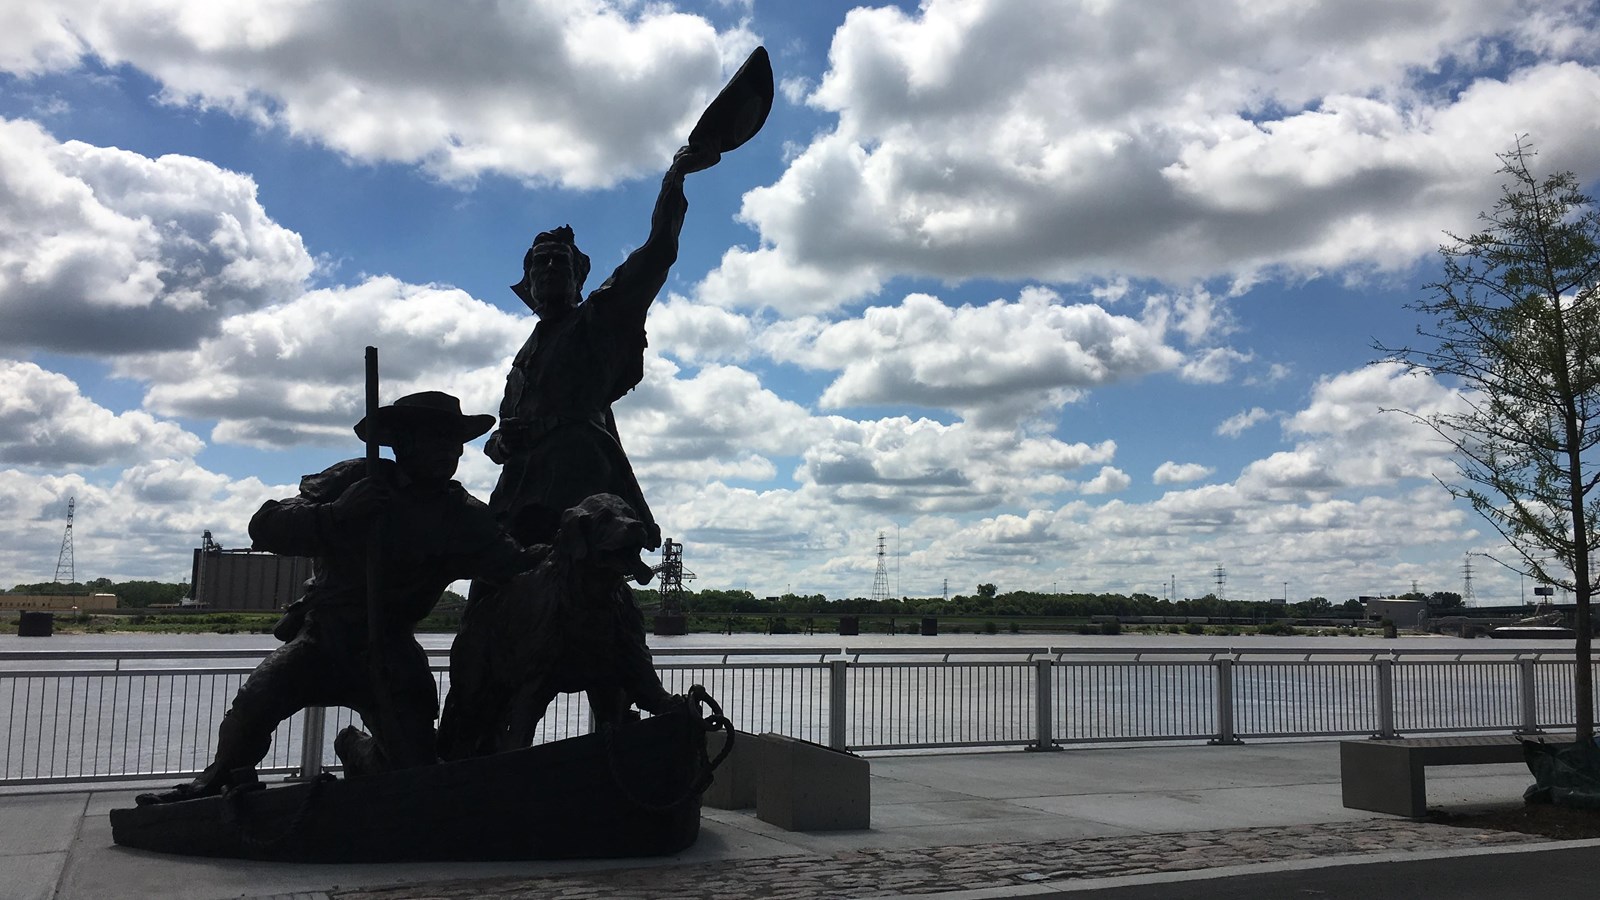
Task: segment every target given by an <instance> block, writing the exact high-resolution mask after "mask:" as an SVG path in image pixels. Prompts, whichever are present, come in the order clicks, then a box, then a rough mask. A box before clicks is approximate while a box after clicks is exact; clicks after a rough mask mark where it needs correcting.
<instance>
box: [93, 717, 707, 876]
mask: <svg viewBox="0 0 1600 900" xmlns="http://www.w3.org/2000/svg"><path fill="white" fill-rule="evenodd" d="M705 733H706V727H705V725H704V723H702V721H701V720H700V718H699V717H698V716H697V715H696V714H695V709H694V707H692V706H690V707H686V708H685V709H683V710H674V711H672V712H669V713H666V714H663V715H659V716H653V717H651V718H648V719H643V720H641V721H636V722H624V723H621V724H619V725H617V726H615V727H614V728H611V729H609V730H608V731H606V732H602V733H599V734H588V735H583V736H581V737H575V738H568V739H567V740H564V741H556V742H553V743H549V744H542V745H539V746H535V747H529V748H526V749H523V750H513V751H509V752H506V753H497V754H494V755H492V756H483V757H478V758H475V759H466V760H459V761H456V762H448V763H440V764H438V765H433V766H424V767H421V768H417V769H407V770H403V771H399V772H387V773H383V774H380V775H369V776H365V777H361V778H349V779H332V778H331V776H325V777H324V778H323V779H320V780H317V781H312V782H306V783H299V784H293V785H286V786H278V787H272V788H266V789H261V790H255V791H242V792H235V793H232V794H225V795H223V796H220V797H206V798H203V799H199V800H187V801H183V802H180V803H168V804H157V805H153V806H139V807H135V808H133V809H114V810H112V811H111V834H112V838H113V840H115V841H116V843H118V844H120V845H122V846H124V847H136V848H139V849H142V850H156V851H160V852H163V853H178V854H184V855H189V856H213V857H235V858H240V859H259V860H276V861H283V862H402V861H407V862H409V861H417V860H516V859H576V858H585V857H625V856H660V855H665V854H669V853H676V852H678V851H680V850H683V849H685V848H687V847H689V846H690V845H692V844H693V843H694V842H695V839H696V838H697V837H698V836H699V833H700V795H701V793H702V792H703V791H704V790H705V788H706V786H707V785H708V784H709V783H710V776H711V771H710V769H711V766H710V763H709V762H708V761H707V757H706V752H705V745H706V739H705Z"/></svg>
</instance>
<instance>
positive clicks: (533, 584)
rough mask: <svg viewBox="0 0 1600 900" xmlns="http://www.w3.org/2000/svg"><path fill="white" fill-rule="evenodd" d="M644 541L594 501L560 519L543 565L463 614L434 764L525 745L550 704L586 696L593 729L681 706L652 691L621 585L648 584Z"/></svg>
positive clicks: (622, 514)
mask: <svg viewBox="0 0 1600 900" xmlns="http://www.w3.org/2000/svg"><path fill="white" fill-rule="evenodd" d="M647 540H648V531H647V526H646V525H645V523H644V522H642V521H641V520H640V519H639V517H638V515H637V514H636V513H635V512H634V510H633V508H632V507H630V506H629V505H628V504H627V503H626V502H625V501H623V500H622V498H620V497H618V496H616V495H615V494H595V495H593V496H591V497H589V498H587V499H585V500H584V501H583V502H582V503H580V504H579V505H577V506H575V507H573V508H571V509H569V510H567V511H566V512H565V513H563V514H562V516H561V527H560V530H559V531H558V532H557V533H556V537H555V542H554V543H553V544H552V545H551V546H550V549H549V555H548V556H547V557H546V558H545V560H544V561H543V562H542V563H540V564H539V565H538V566H536V567H534V568H533V569H531V570H529V571H528V572H525V573H523V574H521V575H519V576H517V577H515V578H513V579H512V580H510V581H508V582H506V583H505V584H504V585H503V586H501V587H500V588H499V589H498V590H495V591H492V592H490V593H487V594H485V595H484V596H481V597H477V598H475V599H474V600H473V602H471V603H469V604H468V606H467V609H466V611H465V613H464V614H463V615H462V619H461V630H460V633H459V634H457V635H456V639H455V643H454V644H452V645H451V648H450V693H449V695H448V696H447V697H446V698H445V704H444V714H443V716H442V717H441V718H440V722H439V757H440V758H441V759H445V760H452V759H464V758H467V757H472V756H483V755H486V754H489V753H498V752H502V751H505V750H516V749H520V748H523V747H526V746H528V745H529V744H531V743H532V742H533V734H534V730H535V729H536V728H537V727H538V725H539V721H540V719H542V718H543V717H544V713H545V709H546V708H547V707H548V706H549V705H550V701H552V700H554V699H555V697H556V695H557V694H563V693H575V692H577V691H583V692H585V693H586V694H587V695H588V699H589V707H590V708H591V709H592V710H593V711H594V719H595V723H596V725H604V724H607V723H610V722H615V721H617V720H618V719H621V718H623V717H624V716H626V715H628V714H629V705H630V704H637V705H638V706H639V708H640V709H643V710H645V711H646V712H649V713H652V714H655V713H661V712H665V711H666V710H668V709H669V708H671V707H672V706H673V705H674V704H675V703H678V702H682V698H681V697H675V696H674V695H672V694H669V693H667V691H666V689H665V688H663V687H662V686H661V679H660V677H659V676H657V675H656V671H655V666H654V664H653V663H652V662H651V659H650V651H649V649H648V648H647V647H646V645H645V636H644V634H645V632H644V616H643V615H641V614H640V612H639V608H638V606H636V605H635V604H634V600H633V592H632V590H630V589H629V588H628V586H627V584H626V583H625V581H626V580H627V579H629V578H634V579H636V580H638V581H639V582H640V583H641V584H643V583H645V582H647V581H648V580H649V579H650V576H651V571H650V568H649V567H648V566H646V565H645V564H644V563H643V562H642V561H641V560H640V559H639V553H640V551H641V550H643V549H644V547H645V546H646V541H647ZM633 715H637V713H635V714H633Z"/></svg>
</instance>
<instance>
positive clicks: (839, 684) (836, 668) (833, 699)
mask: <svg viewBox="0 0 1600 900" xmlns="http://www.w3.org/2000/svg"><path fill="white" fill-rule="evenodd" d="M849 666H850V663H849V662H848V661H847V660H843V659H834V660H829V661H828V746H829V747H832V748H833V749H835V750H844V749H846V746H845V725H846V723H847V722H848V721H849V716H847V715H846V712H847V710H846V709H845V704H846V703H847V702H848V701H847V700H846V699H845V698H846V697H848V696H849V692H848V691H847V690H846V687H847V685H846V683H845V677H846V676H845V671H846V669H848V668H849Z"/></svg>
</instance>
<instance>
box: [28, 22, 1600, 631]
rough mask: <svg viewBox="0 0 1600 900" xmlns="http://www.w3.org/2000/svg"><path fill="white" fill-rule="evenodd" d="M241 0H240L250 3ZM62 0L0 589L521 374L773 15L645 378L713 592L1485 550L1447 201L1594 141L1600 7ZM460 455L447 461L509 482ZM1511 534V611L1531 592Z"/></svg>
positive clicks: (1313, 587) (119, 549)
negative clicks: (577, 268)
mask: <svg viewBox="0 0 1600 900" xmlns="http://www.w3.org/2000/svg"><path fill="white" fill-rule="evenodd" d="M232 6H238V7H240V8H238V9H233V8H229V7H232ZM1162 9H1163V12H1162V13H1161V15H1159V16H1155V15H1151V13H1150V11H1149V8H1148V7H1147V6H1146V5H1144V4H1136V3H1131V2H1127V3H1118V2H1112V3H1088V2H1079V0H1007V2H1001V0H929V2H925V3H922V4H901V5H898V6H895V5H888V4H880V5H876V6H862V7H859V8H852V7H850V6H848V5H846V4H836V3H827V2H818V3H805V4H795V3H788V2H782V3H780V2H763V0H745V2H740V0H708V2H702V3H677V4H673V3H650V4H646V3H640V2H626V0H618V2H600V0H587V2H559V3H557V2H547V0H521V2H512V3H489V2H481V3H472V2H467V3H457V4H437V3H430V2H391V3H385V4H379V5H373V4H358V3H355V2H353V0H321V2H305V3H302V2H293V3H291V2H257V3H252V4H229V5H222V4H215V3H210V2H201V0H160V2H157V0H119V2H116V3H112V2H101V0H61V2H56V3H52V4H49V5H37V6H36V7H27V8H20V7H19V8H17V9H14V10H12V11H10V12H7V13H5V14H3V15H0V23H3V24H4V27H3V28H0V197H4V198H5V201H4V204H3V205H0V509H3V510H5V512H6V515H5V516H4V518H3V520H0V585H10V584H14V583H20V582H31V581H40V580H48V579H49V578H50V577H51V576H52V575H53V573H54V568H55V560H56V552H57V549H58V546H59V541H60V537H61V526H62V524H63V518H64V514H65V503H66V500H67V498H69V497H76V498H77V528H76V531H77V536H76V557H77V562H78V571H79V573H80V574H81V575H84V576H85V577H89V576H96V575H106V576H109V577H114V578H159V579H177V578H180V577H184V576H186V575H187V572H188V565H189V551H190V549H191V548H193V547H194V546H197V544H198V541H199V537H200V534H201V532H202V531H203V530H210V531H212V532H213V534H214V535H216V537H217V539H218V540H220V541H221V542H222V543H223V544H224V545H226V546H242V545H244V544H245V542H246V541H247V538H246V537H245V523H246V522H247V521H248V519H249V516H250V514H251V513H252V512H253V511H254V510H255V508H256V507H257V506H259V505H260V503H261V502H262V501H264V500H266V499H269V498H273V497H278V496H284V495H287V494H290V493H292V492H293V490H294V484H295V482H296V480H297V479H298V477H299V476H300V475H301V474H304V473H307V472H312V471H316V470H318V469H320V468H322V467H323V466H324V465H326V464H328V463H330V462H333V461H335V460H337V459H340V458H344V457H346V456H353V455H357V454H358V453H359V450H360V448H359V445H358V444H357V443H356V442H355V440H354V437H353V435H352V434H351V432H350V427H349V426H350V425H351V424H352V423H353V422H354V421H355V419H356V418H359V416H360V400H361V384H360V380H361V348H362V347H363V346H365V345H367V344H375V345H377V346H378V347H379V348H380V352H381V354H382V357H383V364H384V375H385V396H387V397H391V398H392V397H394V396H397V395H398V394H399V393H402V392H407V391H411V390H422V389H444V390H450V391H452V392H454V393H457V394H458V395H460V396H461V397H462V398H463V400H464V402H465V404H466V405H467V406H468V407H469V408H471V409H473V410H476V411H483V412H490V411H493V410H494V409H495V408H496V406H497V404H498V399H499V395H500V391H501V389H502V386H503V378H504V374H505V371H506V369H507V367H508V364H509V359H510V357H511V354H512V353H513V352H514V351H515V350H516V348H517V346H518V345H519V344H520V342H521V340H522V339H523V337H525V335H526V333H527V330H528V329H529V328H530V327H531V325H532V320H531V319H530V318H529V317H528V316H527V315H526V312H525V310H524V309H523V308H522V306H521V304H520V303H519V302H518V301H517V300H516V298H515V297H514V296H513V295H512V294H511V292H510V291H509V290H507V288H506V285H508V284H510V283H511V282H512V281H514V280H516V278H517V276H518V273H517V271H516V269H517V265H518V263H519V261H520V258H521V254H522V252H523V250H524V249H525V248H526V246H527V243H528V241H529V239H530V238H531V236H532V235H533V234H535V233H536V232H538V231H540V230H543V229H545V228H549V227H552V226H554V225H559V224H563V223H571V224H572V225H573V227H574V228H575V230H576V231H577V235H578V240H579V243H580V245H581V246H583V248H584V249H585V251H586V252H587V253H589V255H590V256H591V257H592V258H593V259H594V269H595V272H594V274H593V275H592V276H591V279H590V282H591V283H590V287H591V288H592V287H593V286H595V285H597V284H598V283H599V281H600V280H602V279H603V278H604V276H605V274H606V273H608V272H609V271H610V269H611V268H612V267H614V266H615V265H616V264H617V263H619V262H620V261H621V260H622V259H623V257H624V256H625V254H626V253H627V251H628V250H629V249H630V248H631V247H632V246H633V245H635V244H636V243H637V242H639V241H640V240H642V239H643V237H644V235H645V233H646V231H647V227H648V216H649V210H650V206H651V204H652V202H653V199H654V195H655V190H656V185H657V184H658V182H659V177H660V173H661V172H662V171H663V170H664V169H665V166H666V164H667V161H668V160H669V159H670V158H671V154H672V152H673V150H674V149H675V148H676V147H677V146H678V145H679V144H680V143H681V142H682V140H683V138H684V136H685V135H686V134H687V131H688V128H689V126H690V125H691V124H692V122H693V121H694V118H695V116H696V114H697V113H698V112H699V110H700V109H702V108H703V107H704V104H705V103H706V102H707V100H708V99H709V98H710V97H711V96H712V95H713V94H714V93H715V91H716V90H717V89H718V88H719V87H720V86H721V84H722V83H723V82H724V81H725V80H726V78H727V77H728V76H729V75H730V74H731V73H732V72H733V70H734V69H735V68H737V66H738V65H739V64H740V62H742V61H743V59H744V58H745V56H746V55H747V54H748V53H749V52H750V50H751V49H752V48H753V47H755V46H756V45H758V44H760V45H764V46H766V47H767V48H768V49H769V51H770V53H771V55H772V61H773V67H774V70H775V73H776V76H777V79H778V81H779V92H778V93H779V96H778V98H777V102H776V104H775V106H774V109H773V112H772V115H771V117H770V118H769V120H768V123H767V125H766V127H765V129H764V130H763V131H762V133H761V134H760V135H759V136H758V137H757V138H756V139H755V140H753V141H752V142H751V143H750V144H748V145H747V146H745V147H743V148H741V149H740V150H738V151H736V152H735V153H732V154H730V155H729V156H727V157H726V158H725V159H724V160H723V161H722V162H721V163H720V164H719V165H718V166H717V167H715V168H714V169H711V170H709V171H707V172H704V173H699V174H696V175H694V176H691V177H690V179H689V181H688V184H687V189H686V190H687V194H688V196H689V200H690V210H689V215H688V220H687V224H686V226H685V229H684V236H683V241H682V252H681V254H680V258H679V261H678V264H677V265H676V266H675V268H674V269H673V272H672V276H671V278H670V279H669V281H668V284H667V287H666V288H665V289H664V290H663V292H662V294H661V296H660V297H658V299H657V301H656V305H655V306H654V308H653V309H652V312H651V316H650V322H649V331H650V340H651V350H650V355H649V358H648V360H647V365H646V378H645V382H644V383H643V384H642V385H641V386H640V388H639V389H638V390H637V391H635V392H634V393H633V394H632V395H630V396H629V397H627V398H625V399H624V400H623V401H621V402H620V403H619V404H618V405H617V408H616V412H617V417H618V421H619V427H620V429H621V431H622V436H623V439H624V442H625V444H626V446H627V447H628V449H629V451H630V454H631V456H632V457H633V459H634V462H635V467H636V468H637V469H638V470H639V473H640V476H641V480H642V482H643V484H644V487H645V491H646V494H647V496H648V497H649V498H650V500H651V503H652V505H653V506H654V507H655V510H656V514H657V517H658V518H659V519H660V520H661V522H662V524H663V527H664V531H665V533H666V534H667V535H668V536H671V537H674V538H676V539H678V540H681V541H683V542H684V543H685V544H686V547H687V549H686V552H685V563H686V565H687V566H688V568H690V569H692V570H694V571H695V572H696V573H697V575H698V576H699V581H698V582H697V584H698V585H701V586H714V587H733V588H746V589H749V590H751V591H754V592H756V593H758V594H771V593H780V592H783V591H785V590H795V591H800V592H805V593H824V594H827V595H828V596H833V597H839V596H859V595H865V594H867V593H868V592H869V591H870V589H871V586H872V581H873V571H874V568H875V566H876V562H877V561H876V558H875V555H874V551H875V543H876V537H877V535H878V534H879V533H880V532H883V533H886V534H887V535H888V536H889V543H890V550H891V552H894V553H896V554H897V559H896V560H895V562H894V563H893V565H894V566H895V567H896V568H897V569H898V572H899V577H898V583H899V588H900V590H901V591H902V592H903V593H905V594H907V595H911V596H924V595H935V594H937V593H938V592H939V591H940V590H941V589H942V585H943V584H944V583H945V582H946V581H947V580H948V583H949V585H950V590H951V592H952V593H956V592H967V591H971V590H972V588H973V586H974V585H976V584H977V583H980V582H993V583H996V584H997V585H999V586H1000V588H1001V589H1002V590H1011V589H1038V590H1050V589H1053V588H1058V589H1060V590H1087V591H1117V592H1131V591H1145V592H1148V593H1152V594H1155V595H1158V596H1161V595H1163V594H1164V593H1166V590H1167V588H1166V585H1167V584H1168V582H1169V579H1175V580H1176V584H1177V592H1178V594H1179V595H1180V596H1197V595H1199V594H1202V593H1205V592H1206V591H1208V590H1211V589H1213V587H1214V584H1213V583H1212V581H1213V579H1212V573H1213V572H1214V570H1215V568H1216V567H1217V566H1218V565H1221V566H1224V567H1225V568H1226V570H1227V572H1228V581H1227V586H1226V593H1227V594H1228V595H1229V596H1230V597H1234V598H1239V599H1257V600H1259V599H1266V598H1268V597H1273V596H1278V595H1280V594H1282V593H1283V586H1284V583H1285V582H1287V583H1288V591H1289V594H1290V597H1291V599H1303V598H1304V597H1308V596H1313V595H1322V596H1327V597H1329V598H1332V599H1334V600H1336V601H1338V600H1342V599H1344V598H1347V597H1352V596H1356V595H1358V594H1374V593H1389V592H1400V591H1405V590H1409V589H1410V588H1411V586H1412V584H1413V582H1415V583H1416V584H1417V585H1418V586H1419V587H1421V588H1422V589H1424V590H1461V588H1462V568H1463V562H1464V560H1466V559H1468V558H1469V557H1467V556H1466V554H1468V553H1469V552H1470V553H1487V554H1495V553H1496V552H1497V551H1498V549H1499V547H1498V541H1497V540H1496V539H1495V538H1494V536H1493V533H1492V532H1491V531H1490V530H1489V529H1488V528H1487V527H1485V526H1484V525H1483V524H1482V523H1480V522H1479V521H1478V520H1476V519H1475V518H1474V517H1473V515H1472V514H1471V512H1470V510H1468V509H1466V508H1465V507H1464V506H1462V505H1460V504H1455V503H1453V502H1452V501H1451V500H1450V499H1449V497H1448V495H1447V494H1446V493H1445V492H1444V490H1443V489H1442V488H1440V487H1439V486H1438V485H1437V484H1436V483H1435V481H1434V479H1433V476H1434V475H1435V474H1441V475H1444V476H1446V477H1448V475H1449V473H1450V471H1451V469H1450V462H1449V458H1448V457H1447V456H1446V455H1444V454H1443V453H1442V450H1441V448H1440V446H1439V444H1438V443H1437V441H1435V440H1430V438H1429V436H1428V435H1427V434H1426V433H1425V432H1423V431H1422V430H1421V429H1419V428H1418V427H1416V426H1414V425H1412V424H1411V423H1409V422H1408V421H1407V420H1406V419H1405V418H1404V417H1403V416H1398V415H1396V414H1393V413H1389V414H1383V413H1380V412H1379V409H1380V408H1382V407H1389V408H1400V409H1409V410H1414V411H1419V412H1427V411H1429V410H1434V409H1443V408H1448V406H1449V405H1450V404H1451V403H1453V402H1456V395H1455V394H1454V386H1453V385H1448V384H1438V383H1435V382H1433V381H1431V380H1429V379H1426V378H1419V377H1407V376H1404V375H1402V374H1401V373H1399V372H1398V371H1396V370H1394V369H1393V368H1390V367H1385V366H1381V365H1379V366H1374V365H1371V363H1372V362H1373V361H1374V359H1375V358H1376V357H1377V356H1378V355H1379V354H1378V353H1377V351H1375V350H1374V349H1373V342H1374V341H1375V340H1380V341H1384V342H1387V343H1391V344H1392V343H1399V342H1403V341H1405V340H1406V339H1407V338H1408V337H1409V336H1410V335H1411V333H1412V330H1413V329H1414V327H1415V326H1416V325H1417V324H1418V323H1417V320H1416V319H1415V318H1414V316H1413V314H1412V313H1411V312H1410V311H1408V310H1406V309H1405V308H1404V306H1405V304H1406V303H1407V302H1408V301H1410V300H1413V299H1416V298H1417V297H1419V296H1421V293H1422V291H1423V286H1424V285H1425V284H1427V283H1428V282H1429V281H1430V280H1431V279H1432V278H1434V277H1436V274H1437V272H1436V268H1435V263H1434V257H1435V250H1436V247H1437V245H1438V244H1439V243H1440V241H1441V240H1442V239H1443V232H1444V231H1445V230H1447V229H1448V230H1453V231H1456V232H1465V231H1468V230H1470V229H1472V228H1473V226H1474V222H1475V217H1476V214H1477V213H1478V212H1479V211H1480V210H1483V209H1486V208H1487V207H1488V206H1489V205H1490V204H1492V202H1493V201H1494V199H1495V197H1496V196H1497V194H1498V191H1499V184H1500V180H1499V177H1498V176H1497V175H1496V173H1495V170H1496V168H1497V166H1498V161H1497V160H1496V158H1495V154H1496V153H1499V152H1503V151H1505V150H1507V149H1509V148H1510V146H1511V145H1512V143H1513V141H1514V140H1515V138H1516V136H1518V135H1527V136H1528V138H1529V140H1530V141H1531V142H1532V144H1533V145H1534V146H1535V147H1536V148H1537V150H1538V153H1539V156H1538V158H1537V164H1536V169H1538V170H1539V171H1552V170H1572V171H1575V172H1577V173H1578V174H1579V175H1580V177H1581V178H1582V179H1583V180H1584V182H1585V183H1586V184H1594V183H1595V182H1596V180H1597V179H1600V121H1597V120H1596V118H1595V117H1594V116H1593V115H1592V111H1593V110H1594V109H1595V108H1596V107H1597V104H1600V66H1597V59H1596V56H1595V52H1594V50H1593V49H1592V48H1593V47H1595V46H1597V45H1600V43H1597V41H1596V40H1595V39H1596V37H1597V34H1596V24H1597V23H1596V15H1595V12H1594V10H1593V8H1592V6H1591V5H1589V4H1584V3H1563V2H1517V0H1470V2H1461V0H1391V2H1386V3H1382V4H1372V5H1370V6H1369V7H1367V8H1365V9H1363V10H1362V11H1361V13H1360V14H1359V15H1358V14H1354V13H1352V12H1351V11H1350V7H1349V4H1348V3H1339V2H1326V3H1316V2H1308V3H1300V4H1267V3H1252V2H1235V3H1224V4H1217V3H1176V4H1165V5H1163V7H1162ZM495 474H496V472H495V468H494V466H493V465H492V464H491V463H490V462H489V461H488V460H487V459H486V458H485V457H483V456H482V454H481V453H479V452H477V449H476V448H473V449H471V450H470V451H469V453H468V454H467V457H466V460H465V462H464V463H463V466H462V470H461V473H460V476H459V477H460V478H461V480H462V481H463V483H465V484H466V485H467V486H468V487H469V489H471V490H473V491H474V492H476V493H478V494H479V495H480V496H487V493H488V491H489V489H490V488H491V487H492V485H493V483H494V478H495ZM1472 559H1474V563H1473V568H1474V574H1475V590H1476V593H1477V595H1478V599H1479V600H1480V602H1491V601H1499V600H1516V599H1519V598H1520V597H1521V590H1522V586H1521V585H1520V583H1519V581H1518V579H1517V578H1516V576H1515V575H1511V574H1507V573H1505V572H1503V571H1502V570H1500V569H1499V568H1498V567H1497V566H1495V565H1494V564H1493V563H1492V562H1490V561H1489V560H1487V559H1480V558H1477V557H1472Z"/></svg>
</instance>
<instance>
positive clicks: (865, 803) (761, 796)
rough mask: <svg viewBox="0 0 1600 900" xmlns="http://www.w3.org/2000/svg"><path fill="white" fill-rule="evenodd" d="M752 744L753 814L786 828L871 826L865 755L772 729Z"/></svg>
mask: <svg viewBox="0 0 1600 900" xmlns="http://www.w3.org/2000/svg"><path fill="white" fill-rule="evenodd" d="M734 746H735V747H737V746H738V744H737V743H735V744H734ZM755 746H756V773H755V776H756V777H755V781H756V818H758V819H760V820H761V821H763V822H766V823H768V824H771V825H776V826H778V827H779V828H782V829H783V830H785V831H845V830H853V829H865V828H871V827H872V786H871V780H870V778H871V766H870V765H869V764H868V763H867V761H866V760H865V759H862V758H861V757H859V756H856V755H855V754H853V753H846V752H844V751H842V750H834V749H831V748H829V747H824V746H822V745H821V744H813V743H811V742H809V741H801V740H796V739H795V738H792V737H786V736H784V735H781V734H773V733H771V732H768V733H766V734H763V735H761V738H760V740H759V741H757V742H756V745H755ZM734 752H736V753H737V752H738V751H737V750H735V751H734Z"/></svg>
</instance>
